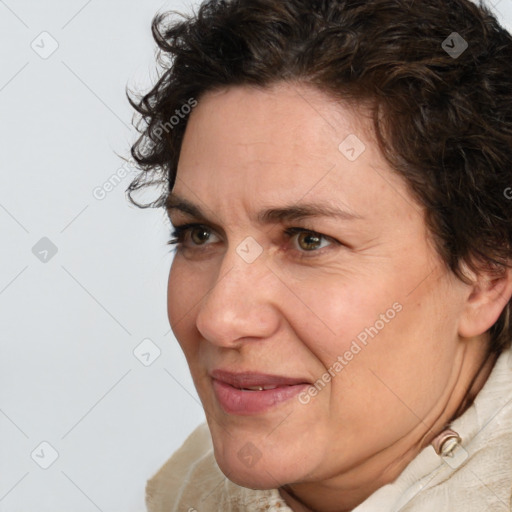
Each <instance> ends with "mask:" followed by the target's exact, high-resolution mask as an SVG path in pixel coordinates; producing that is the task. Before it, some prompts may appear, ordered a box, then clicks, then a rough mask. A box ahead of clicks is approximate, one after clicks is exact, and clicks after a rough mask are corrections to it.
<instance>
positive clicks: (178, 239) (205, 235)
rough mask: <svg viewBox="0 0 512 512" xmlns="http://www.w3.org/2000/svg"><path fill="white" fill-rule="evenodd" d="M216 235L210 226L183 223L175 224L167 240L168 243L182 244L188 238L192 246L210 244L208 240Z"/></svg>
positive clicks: (184, 243)
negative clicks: (180, 224) (181, 224)
mask: <svg viewBox="0 0 512 512" xmlns="http://www.w3.org/2000/svg"><path fill="white" fill-rule="evenodd" d="M212 236H213V237H214V236H216V235H214V234H213V232H212V231H211V229H210V228H208V227H206V226H203V225H201V224H185V225H183V226H175V227H174V231H173V232H172V233H171V237H172V238H171V239H170V240H169V241H168V242H167V243H168V244H169V245H176V246H178V247H179V246H184V245H186V243H187V242H188V241H189V240H190V241H191V242H192V243H191V245H192V247H194V246H202V245H203V246H204V245H210V244H209V243H208V242H209V241H210V239H211V238H212Z"/></svg>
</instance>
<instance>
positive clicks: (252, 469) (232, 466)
mask: <svg viewBox="0 0 512 512" xmlns="http://www.w3.org/2000/svg"><path fill="white" fill-rule="evenodd" d="M272 451H273V453H272V455H271V456H270V457H269V456H268V455H267V456H265V455H264V454H263V453H262V452H261V451H259V450H258V451H257V449H256V447H255V445H254V444H252V443H251V442H247V443H245V444H243V445H242V448H238V449H236V448H233V449H230V447H229V446H224V452H223V453H220V452H218V451H217V450H216V449H214V455H215V460H216V461H217V464H218V466H219V468H220V470H221V471H222V472H223V473H224V475H225V476H226V477H227V478H228V479H229V480H231V481H232V482H233V483H235V484H237V485H239V486H241V487H247V488H250V489H258V490H266V489H276V488H278V487H281V486H283V485H285V484H289V483H296V482H299V481H303V480H304V479H305V476H306V474H307V471H305V469H306V468H305V467H304V466H302V467H300V466H299V465H298V464H297V457H285V456H283V455H282V454H281V455H280V454H279V453H276V452H275V449H274V450H272Z"/></svg>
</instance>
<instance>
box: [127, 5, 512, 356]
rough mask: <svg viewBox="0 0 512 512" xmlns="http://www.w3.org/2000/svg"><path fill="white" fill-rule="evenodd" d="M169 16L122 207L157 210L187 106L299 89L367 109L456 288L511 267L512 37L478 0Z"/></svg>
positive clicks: (158, 23) (508, 332)
mask: <svg viewBox="0 0 512 512" xmlns="http://www.w3.org/2000/svg"><path fill="white" fill-rule="evenodd" d="M173 14H175V13H174V12H171V13H160V14H157V15H156V16H155V18H154V19H153V23H152V30H153V36H154V38H155V40H156V42H157V44H158V47H159V62H160V64H161V66H162V73H161V75H160V78H159V80H158V82H157V83H156V84H155V85H154V87H153V88H152V89H151V90H150V91H149V92H148V93H147V94H145V95H144V96H142V97H139V98H138V99H132V98H131V97H130V94H128V99H129V101H130V103H131V105H132V106H133V107H134V108H135V110H136V111H137V112H138V113H139V114H140V115H141V119H140V120H139V122H138V123H137V124H136V126H137V129H138V131H139V132H140V134H141V135H140V137H139V138H138V140H137V141H136V142H135V144H134V145H133V147H132V150H131V152H132V156H133V158H134V159H135V160H136V162H137V164H138V166H139V167H140V169H141V170H142V172H141V174H140V175H139V176H138V177H137V178H136V179H135V180H134V181H133V182H132V183H131V184H130V186H129V188H128V190H127V192H128V195H129V198H130V200H131V201H132V202H133V203H135V204H137V205H138V206H141V207H148V206H151V207H160V206H163V204H164V202H165V198H166V196H167V194H168V192H169V191H170V190H171V189H172V188H173V186H174V182H175V179H176V171H177V165H178V159H179V155H180V149H181V143H182V140H183V136H184V133H185V129H186V126H187V116H186V113H188V112H189V111H190V108H187V109H184V106H185V105H187V104H188V105H190V102H191V100H193V101H198V100H200V98H201V96H202V95H204V94H205V93H206V92H209V91H212V90H216V89H222V88H227V87H230V86H237V85H249V86H255V87H269V86H271V85H273V84H275V83H277V82H280V81H288V82H291V83H293V82H294V83H298V82H302V83H306V84H309V85H313V86H315V87H316V88H318V89H319V90H321V91H323V92H325V93H327V94H328V95H329V96H330V97H332V98H333V99H337V100H342V101H345V102H346V101H349V102H352V103H354V104H361V103H363V102H364V103H365V104H368V103H369V104H371V105H372V106H373V107H372V112H373V124H374V127H375V132H376V134H377V137H378V140H379V144H380V146H381V151H382V153H383V155H384V156H385V158H386V159H387V161H388V162H389V163H390V165H391V166H392V167H393V168H394V169H395V170H396V171H397V172H398V173H399V174H400V175H401V176H402V177H403V178H404V179H405V181H406V182H407V184H408V186H409V188H410V191H411V193H412V194H413V195H414V196H415V197H416V198H417V200H418V201H419V203H420V204H423V205H424V206H425V208H426V215H427V218H426V220H427V225H428V227H429V230H430V232H431V233H432V235H433V238H434V240H435V243H436V248H437V250H438V252H439V254H440V256H441V257H442V259H443V261H444V262H445V263H446V265H447V266H448V267H449V268H450V269H451V270H452V271H453V272H454V273H455V274H456V275H457V276H458V277H459V278H460V279H462V280H463V281H465V282H468V281H467V278H466V276H465V275H464V272H463V270H462V269H463V267H462V265H461V264H462V263H465V264H466V265H467V266H468V267H469V268H470V269H471V270H474V271H477V270H478V269H479V268H481V267H482V265H483V266H485V267H486V268H489V269H494V270H496V271H499V270H503V269H504V268H505V267H506V266H508V265H510V255H511V252H510V251H511V247H512V189H511V188H510V187H512V36H511V35H510V33H509V32H507V31H506V30H505V29H504V28H503V27H502V26H501V25H500V24H499V23H498V21H497V20H496V17H495V16H494V14H493V13H492V12H491V11H490V10H489V9H488V8H487V7H485V5H484V4H483V3H482V1H480V4H479V5H477V4H474V3H472V2H471V1H469V0H421V1H420V0H209V1H205V2H203V3H202V4H201V5H200V7H199V9H198V11H197V13H195V14H193V15H190V16H183V15H182V16H183V18H182V19H180V20H171V15H173ZM454 33H456V34H454ZM456 45H457V46H456ZM466 45H467V47H466ZM453 48H455V50H456V51H455V52H454V51H453ZM184 112H185V113H184ZM177 114H180V115H179V120H178V117H177ZM172 118H173V119H174V122H171V121H170V120H171V119H172ZM177 120H178V122H176V121H177ZM164 132H165V134H164ZM155 183H163V184H165V186H164V191H163V193H162V195H161V196H160V197H159V198H158V199H157V200H155V201H153V202H152V203H149V204H144V205H143V204H140V203H137V202H136V201H135V200H134V199H133V195H132V194H133V192H135V191H136V190H139V189H141V188H142V187H146V186H147V185H150V184H155ZM507 190H509V191H510V192H511V194H510V196H509V197H507V193H506V191H507ZM511 307H512V304H511V302H509V303H508V304H507V305H506V307H505V309H504V310H503V312H502V314H501V316H500V318H499V319H498V321H497V322H496V323H495V325H493V326H492V328H491V329H490V337H491V345H490V350H494V351H498V352H499V351H501V349H502V348H504V347H507V346H509V345H510V341H511V338H512V326H511V323H510V310H511Z"/></svg>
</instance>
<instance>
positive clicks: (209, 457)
mask: <svg viewBox="0 0 512 512" xmlns="http://www.w3.org/2000/svg"><path fill="white" fill-rule="evenodd" d="M146 507H147V510H148V512H175V511H176V512H178V511H180V512H181V511H185V512H197V511H201V512H210V511H211V512H218V510H223V511H224V512H238V511H240V512H241V511H255V512H256V511H259V510H265V511H269V512H271V511H273V510H276V511H277V510H279V511H281V512H287V511H290V509H289V508H288V507H287V506H286V504H285V503H284V501H283V500H282V498H281V497H280V495H279V492H278V491H277V490H275V489H273V490H268V491H256V490H253V489H246V488H243V487H239V486H238V485H236V484H234V483H233V482H231V481H230V480H228V479H227V478H226V476H225V475H224V474H223V473H222V471H221V470H220V468H219V466H218V465H217V462H216V460H215V456H214V453H213V445H212V440H211V436H210V431H209V429H208V425H207V424H206V423H203V424H201V425H199V426H198V427H197V428H196V429H195V430H194V431H193V432H192V433H191V434H190V436H189V437H188V438H187V439H186V440H185V442H184V443H183V445H182V446H181V447H180V448H179V449H178V450H177V451H176V452H175V453H174V454H173V455H172V457H171V458H170V459H169V460H168V461H167V462H166V463H165V464H164V465H163V466H162V467H161V468H160V469H159V470H158V472H157V473H156V474H155V475H154V476H153V477H152V478H151V479H150V480H148V482H147V484H146Z"/></svg>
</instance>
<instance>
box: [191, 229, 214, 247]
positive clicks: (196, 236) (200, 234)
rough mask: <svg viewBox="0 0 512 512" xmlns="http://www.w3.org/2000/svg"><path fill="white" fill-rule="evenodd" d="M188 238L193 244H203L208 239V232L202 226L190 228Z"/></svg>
mask: <svg viewBox="0 0 512 512" xmlns="http://www.w3.org/2000/svg"><path fill="white" fill-rule="evenodd" d="M190 238H191V239H192V242H193V243H194V244H196V245H203V244H204V243H205V242H207V241H208V240H209V239H210V232H209V231H208V230H207V229H205V228H203V227H197V228H194V229H192V230H191V232H190Z"/></svg>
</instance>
